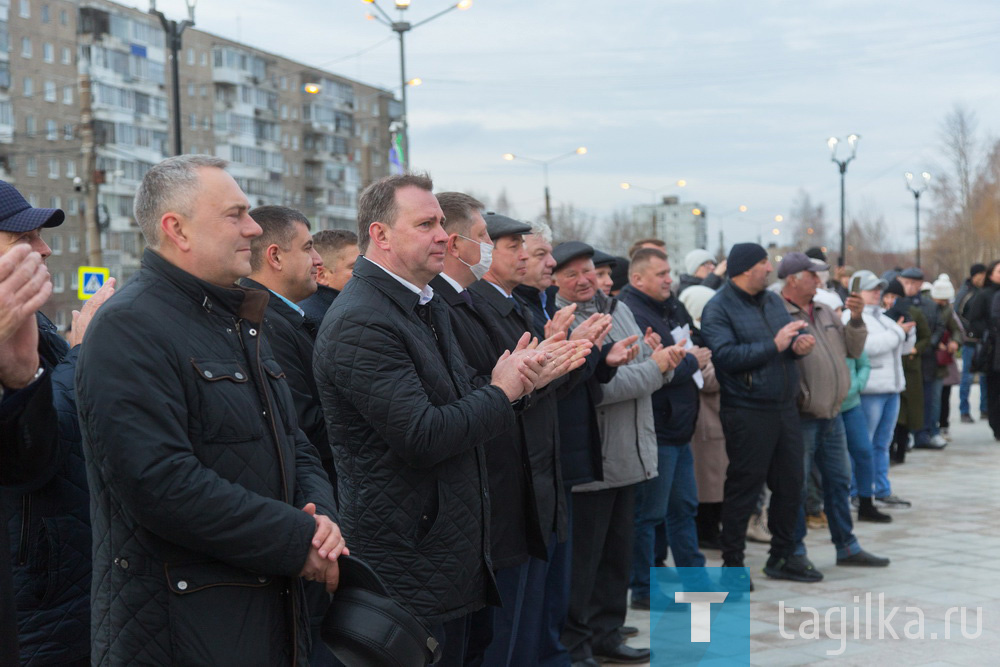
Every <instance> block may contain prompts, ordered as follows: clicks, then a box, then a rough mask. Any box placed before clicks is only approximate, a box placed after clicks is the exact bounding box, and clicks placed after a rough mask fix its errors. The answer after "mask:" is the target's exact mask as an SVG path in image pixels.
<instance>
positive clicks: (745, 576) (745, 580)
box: [719, 561, 753, 593]
mask: <svg viewBox="0 0 1000 667" xmlns="http://www.w3.org/2000/svg"><path fill="white" fill-rule="evenodd" d="M722 567H723V570H722V575H720V576H719V587H720V588H721V589H722V590H724V591H731V592H734V593H750V592H752V591H753V580H752V579H750V572H749V571H748V570H747V569H746V568H745V567H743V562H742V561H733V562H730V563H723V565H722Z"/></svg>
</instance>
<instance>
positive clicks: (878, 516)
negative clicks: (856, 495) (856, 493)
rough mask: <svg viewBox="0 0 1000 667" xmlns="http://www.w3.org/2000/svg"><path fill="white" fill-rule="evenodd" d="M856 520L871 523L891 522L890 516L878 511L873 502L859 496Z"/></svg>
mask: <svg viewBox="0 0 1000 667" xmlns="http://www.w3.org/2000/svg"><path fill="white" fill-rule="evenodd" d="M858 521H871V522H872V523H891V522H892V517H891V516H889V515H888V514H886V513H885V512H879V511H878V509H876V507H875V502H874V501H873V500H872V499H871V497H868V498H861V499H860V501H859V505H858Z"/></svg>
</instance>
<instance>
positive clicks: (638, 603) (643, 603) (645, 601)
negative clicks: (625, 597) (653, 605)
mask: <svg viewBox="0 0 1000 667" xmlns="http://www.w3.org/2000/svg"><path fill="white" fill-rule="evenodd" d="M628 606H629V607H631V608H632V609H635V610H637V611H649V598H645V597H644V598H637V597H635V596H634V595H633V596H632V601H631V602H629V605H628Z"/></svg>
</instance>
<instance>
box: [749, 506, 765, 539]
mask: <svg viewBox="0 0 1000 667" xmlns="http://www.w3.org/2000/svg"><path fill="white" fill-rule="evenodd" d="M747 539H748V540H750V541H751V542H760V543H761V544H770V543H771V531H770V530H768V528H767V510H766V509H765V510H762V511H761V513H760V514H754V515H753V516H751V517H750V523H749V524H747Z"/></svg>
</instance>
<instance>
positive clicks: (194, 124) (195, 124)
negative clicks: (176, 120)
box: [188, 113, 198, 130]
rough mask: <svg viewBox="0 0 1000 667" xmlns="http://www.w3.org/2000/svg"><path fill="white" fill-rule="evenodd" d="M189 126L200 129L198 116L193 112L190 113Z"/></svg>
mask: <svg viewBox="0 0 1000 667" xmlns="http://www.w3.org/2000/svg"><path fill="white" fill-rule="evenodd" d="M188 127H190V128H191V129H192V130H197V129H198V116H196V115H194V114H193V113H189V114H188Z"/></svg>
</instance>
